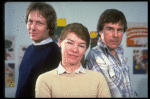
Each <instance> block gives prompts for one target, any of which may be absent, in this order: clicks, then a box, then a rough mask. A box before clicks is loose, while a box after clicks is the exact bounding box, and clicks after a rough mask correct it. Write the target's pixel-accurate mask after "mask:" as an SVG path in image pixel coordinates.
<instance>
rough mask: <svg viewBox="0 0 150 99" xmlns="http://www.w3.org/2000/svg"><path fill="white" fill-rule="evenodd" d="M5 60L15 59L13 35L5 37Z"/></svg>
mask: <svg viewBox="0 0 150 99" xmlns="http://www.w3.org/2000/svg"><path fill="white" fill-rule="evenodd" d="M5 60H15V36H6V37H5Z"/></svg>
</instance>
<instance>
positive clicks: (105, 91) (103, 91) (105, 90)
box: [98, 74, 111, 98]
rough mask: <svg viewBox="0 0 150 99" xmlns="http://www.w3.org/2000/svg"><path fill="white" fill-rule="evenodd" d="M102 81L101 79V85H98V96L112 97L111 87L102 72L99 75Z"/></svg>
mask: <svg viewBox="0 0 150 99" xmlns="http://www.w3.org/2000/svg"><path fill="white" fill-rule="evenodd" d="M99 78H100V81H99V86H98V97H99V98H100V97H101V98H110V97H111V95H110V91H109V87H108V85H107V81H106V79H105V78H104V76H103V75H102V74H100V76H99Z"/></svg>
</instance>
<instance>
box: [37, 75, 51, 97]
mask: <svg viewBox="0 0 150 99" xmlns="http://www.w3.org/2000/svg"><path fill="white" fill-rule="evenodd" d="M45 80H46V78H44V77H43V76H42V75H40V76H39V77H38V79H37V81H36V87H35V97H36V98H42V97H43V98H46V97H49V98H50V97H51V89H50V87H49V86H48V85H47V83H46V81H45Z"/></svg>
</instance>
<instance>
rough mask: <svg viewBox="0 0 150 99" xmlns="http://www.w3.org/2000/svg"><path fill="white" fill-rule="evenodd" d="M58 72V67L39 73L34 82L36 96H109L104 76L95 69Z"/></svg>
mask: <svg viewBox="0 0 150 99" xmlns="http://www.w3.org/2000/svg"><path fill="white" fill-rule="evenodd" d="M84 70H85V72H86V73H85V74H84V73H79V74H76V73H72V74H67V73H64V74H58V68H56V69H54V70H52V71H49V72H46V73H44V74H41V75H40V76H39V77H38V79H37V82H36V89H35V94H36V97H37V98H39V97H43V98H45V97H69V98H72V97H80V98H81V97H84V98H85V97H110V92H109V88H108V85H107V82H106V80H105V78H104V76H103V75H102V74H101V73H99V72H96V71H92V70H87V69H84Z"/></svg>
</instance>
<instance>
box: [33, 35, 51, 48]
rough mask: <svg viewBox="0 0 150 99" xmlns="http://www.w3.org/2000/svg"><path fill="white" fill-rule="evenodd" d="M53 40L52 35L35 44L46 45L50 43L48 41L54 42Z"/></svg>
mask: <svg viewBox="0 0 150 99" xmlns="http://www.w3.org/2000/svg"><path fill="white" fill-rule="evenodd" d="M52 41H53V40H52V38H51V37H48V38H47V39H45V40H43V41H41V42H39V43H36V44H34V45H35V46H38V45H45V44H48V43H50V42H52Z"/></svg>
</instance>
